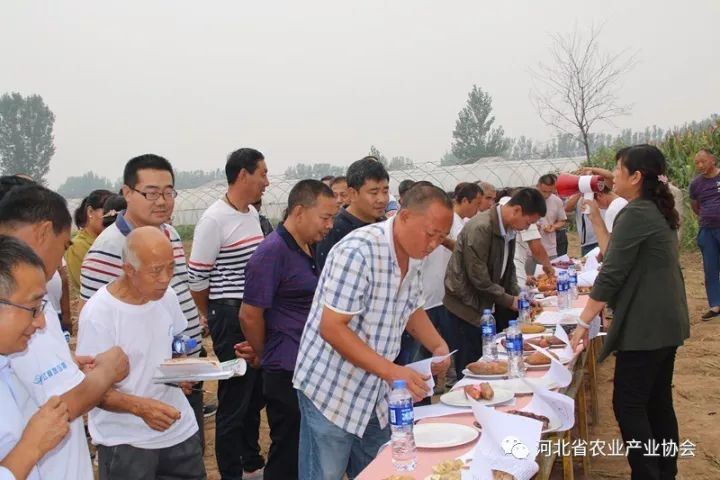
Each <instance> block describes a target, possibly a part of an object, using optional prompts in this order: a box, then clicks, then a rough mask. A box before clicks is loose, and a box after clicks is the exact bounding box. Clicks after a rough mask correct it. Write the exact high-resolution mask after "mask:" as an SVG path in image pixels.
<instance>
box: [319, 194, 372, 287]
mask: <svg viewBox="0 0 720 480" xmlns="http://www.w3.org/2000/svg"><path fill="white" fill-rule="evenodd" d="M365 225H370V224H369V223H365V222H364V221H362V220H360V219H359V218H357V217H356V216H354V215H352V214H351V213H349V212H348V211H347V210H345V209H344V208H342V209H340V212H339V213H338V214H337V216H336V217H335V222H334V223H333V228H332V230H330V233H328V234H327V236H326V237H325V238H323V239H322V240H320V241H319V242H318V243H317V245H316V247H315V262H316V264H317V270H318V274H319V273H320V272H322V269H323V267H324V266H325V259H326V258H327V255H328V253H330V250H331V249H332V247H334V246H335V244H336V243H338V242H339V241H340V240H342V239H343V238H344V237H345V235H347V234H348V233H350V232H352V231H353V230H357V229H358V228H360V227H364V226H365Z"/></svg>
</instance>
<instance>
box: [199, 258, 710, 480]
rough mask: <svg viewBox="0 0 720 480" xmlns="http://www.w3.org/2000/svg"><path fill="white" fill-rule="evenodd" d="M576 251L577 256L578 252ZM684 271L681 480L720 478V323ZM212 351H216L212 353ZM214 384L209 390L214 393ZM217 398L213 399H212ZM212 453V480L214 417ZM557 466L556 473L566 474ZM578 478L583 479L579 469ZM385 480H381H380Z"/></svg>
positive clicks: (677, 396)
mask: <svg viewBox="0 0 720 480" xmlns="http://www.w3.org/2000/svg"><path fill="white" fill-rule="evenodd" d="M572 250H573V249H572V247H571V253H572ZM681 261H682V267H683V273H684V275H685V285H686V291H687V298H688V306H689V309H690V323H691V334H690V339H689V340H688V341H687V342H686V344H685V346H683V347H682V348H680V349H679V350H678V354H677V360H676V363H675V378H674V382H673V392H674V400H675V411H676V413H677V416H678V421H679V424H680V441H681V442H682V441H684V440H690V441H691V442H692V443H693V444H695V445H696V449H695V456H694V457H686V458H682V459H681V460H680V462H679V470H680V471H679V475H678V479H681V480H701V479H708V480H710V479H718V478H720V417H719V415H718V414H719V412H720V375H718V373H717V372H718V371H719V370H720V319H716V320H713V321H710V322H702V321H700V316H701V315H702V314H703V313H704V312H705V311H706V310H707V297H706V295H705V287H704V281H703V270H702V259H701V257H700V254H699V253H697V252H692V253H686V254H683V255H682V259H681ZM210 351H211V350H210ZM614 368H615V362H614V358H613V357H612V356H611V357H610V358H608V359H607V360H606V361H605V362H603V363H602V364H600V365H599V369H598V386H599V388H598V390H599V406H600V413H599V419H600V421H599V422H598V425H591V427H590V440H591V441H592V440H595V439H597V440H602V441H605V442H608V443H609V442H611V441H612V440H613V439H618V440H619V439H620V438H621V437H620V432H619V430H618V427H617V423H616V422H615V417H614V415H613V411H612V390H613V388H612V379H613V371H614ZM214 388H215V386H214V385H212V386H211V385H208V390H212V389H214ZM206 395H210V396H212V394H209V393H208V394H206ZM268 433H269V432H268V428H267V422H266V421H265V420H263V423H262V426H261V431H260V445H261V447H262V451H263V455H267V450H268V447H269V436H268ZM205 435H206V438H207V449H206V451H205V465H206V467H207V472H208V479H209V480H218V479H219V478H220V476H219V474H218V471H217V465H216V463H215V457H214V454H213V452H214V435H215V419H214V417H210V418H206V419H205ZM559 467H560V466H559V465H557V468H556V469H555V470H558V471H559V470H560V468H559ZM576 472H577V473H576V478H582V475H581V474H580V469H579V468H576ZM629 477H630V470H629V468H628V465H627V460H626V459H625V458H624V457H609V456H605V457H602V456H598V457H594V458H592V460H591V474H590V476H589V477H588V478H591V479H613V478H629ZM378 480H380V479H378Z"/></svg>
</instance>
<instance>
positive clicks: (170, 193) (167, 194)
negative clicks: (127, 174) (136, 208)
mask: <svg viewBox="0 0 720 480" xmlns="http://www.w3.org/2000/svg"><path fill="white" fill-rule="evenodd" d="M130 189H131V190H132V191H133V192H137V193H139V194H140V195H142V196H143V197H145V198H146V199H148V200H150V201H151V202H154V201H155V200H157V199H158V198H160V196H162V197H164V198H165V200H172V199H173V198H175V197H177V195H178V192H177V190H175V189H174V188H171V189H169V190H165V191H164V192H162V193H161V192H141V191H140V190H138V189H137V188H133V187H130Z"/></svg>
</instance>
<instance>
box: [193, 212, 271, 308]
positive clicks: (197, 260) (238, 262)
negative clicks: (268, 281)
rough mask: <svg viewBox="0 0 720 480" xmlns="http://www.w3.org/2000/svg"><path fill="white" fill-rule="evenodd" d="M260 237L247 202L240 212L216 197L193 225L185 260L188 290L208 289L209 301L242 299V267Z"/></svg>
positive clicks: (258, 226)
mask: <svg viewBox="0 0 720 480" xmlns="http://www.w3.org/2000/svg"><path fill="white" fill-rule="evenodd" d="M264 239H265V236H264V235H263V232H262V229H261V228H260V215H259V214H258V212H257V210H255V207H253V206H252V205H250V206H249V208H248V211H247V212H246V213H243V212H239V211H237V210H235V209H234V208H233V207H231V206H230V205H228V204H227V202H225V201H224V200H217V201H216V202H215V203H213V204H212V205H210V207H208V209H207V210H205V212H204V213H203V214H202V216H201V217H200V221H199V222H198V224H197V225H196V226H195V233H194V236H193V245H192V252H191V253H190V260H189V261H188V273H189V280H190V289H191V290H193V291H195V292H199V291H202V290H206V289H209V292H208V295H209V299H210V300H219V299H222V298H235V299H238V300H242V298H243V293H244V292H245V267H246V266H247V262H248V260H250V257H251V256H252V254H253V253H255V249H256V248H257V247H258V245H260V242H262V241H263V240H264Z"/></svg>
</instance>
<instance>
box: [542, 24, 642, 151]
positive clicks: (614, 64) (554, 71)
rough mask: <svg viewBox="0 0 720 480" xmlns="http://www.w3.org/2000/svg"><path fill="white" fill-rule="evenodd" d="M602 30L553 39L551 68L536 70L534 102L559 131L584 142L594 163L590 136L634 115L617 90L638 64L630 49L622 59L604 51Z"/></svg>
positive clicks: (622, 53) (619, 55)
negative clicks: (599, 127) (599, 128)
mask: <svg viewBox="0 0 720 480" xmlns="http://www.w3.org/2000/svg"><path fill="white" fill-rule="evenodd" d="M600 33H601V29H600V28H595V27H592V28H591V29H590V31H589V32H588V34H587V35H586V36H585V35H582V34H581V33H579V32H578V29H577V27H576V28H575V30H574V31H573V33H571V34H569V35H566V36H562V35H559V34H558V35H553V36H552V40H553V42H552V48H551V53H552V59H553V61H552V63H551V64H543V63H540V64H539V65H538V70H536V71H531V74H532V75H533V77H534V80H535V82H536V87H535V89H534V90H533V92H532V94H531V95H532V98H533V101H534V103H535V106H536V107H537V109H538V113H539V114H540V118H542V120H543V121H544V122H545V123H546V124H547V125H550V126H552V127H555V128H556V129H558V130H560V131H562V132H565V133H570V134H572V135H573V136H575V137H576V138H577V140H578V141H579V142H580V143H582V145H583V147H584V148H585V156H586V157H587V160H588V161H589V160H590V143H591V137H590V131H591V130H592V129H593V127H594V126H595V125H596V124H597V123H598V122H607V123H610V124H611V125H612V119H613V118H615V117H618V116H621V115H627V114H628V113H629V112H630V108H631V105H622V104H621V103H620V100H619V98H618V94H617V90H618V88H619V82H620V80H621V78H622V76H623V74H625V73H627V72H628V71H630V70H631V69H632V68H633V67H634V66H635V63H636V60H635V55H634V54H632V53H629V52H628V51H627V50H625V51H622V52H620V53H617V54H607V53H603V52H601V51H600V48H599V45H598V39H599V36H600Z"/></svg>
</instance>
